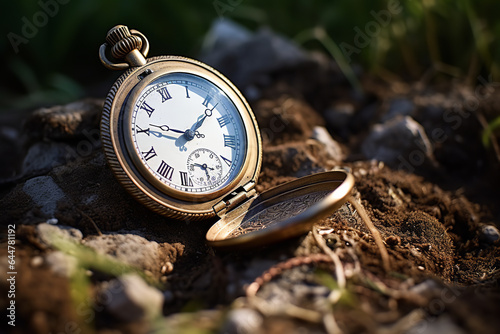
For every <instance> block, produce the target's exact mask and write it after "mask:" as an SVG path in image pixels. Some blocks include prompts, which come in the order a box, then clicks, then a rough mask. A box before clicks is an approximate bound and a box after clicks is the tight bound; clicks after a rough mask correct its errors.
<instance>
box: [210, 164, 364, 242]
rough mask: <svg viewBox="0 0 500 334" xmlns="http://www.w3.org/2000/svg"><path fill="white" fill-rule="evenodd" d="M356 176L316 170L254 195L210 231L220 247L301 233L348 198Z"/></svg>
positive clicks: (272, 239)
mask: <svg viewBox="0 0 500 334" xmlns="http://www.w3.org/2000/svg"><path fill="white" fill-rule="evenodd" d="M353 186H354V177H353V176H352V175H351V174H350V173H348V172H346V171H342V170H337V171H331V172H324V173H317V174H314V175H310V176H306V177H302V178H300V179H297V180H295V181H291V182H288V183H285V184H283V185H280V186H277V187H275V188H272V189H270V190H268V191H266V192H263V193H262V194H260V195H255V196H253V197H252V198H250V199H249V200H248V201H247V202H245V203H243V204H242V205H240V206H238V207H237V208H235V209H233V210H232V211H230V212H228V213H227V214H226V215H225V216H224V217H223V218H221V219H220V220H219V221H218V222H217V223H216V224H214V225H213V226H212V227H211V228H210V230H209V231H208V232H207V235H206V238H207V241H208V244H209V245H211V246H213V247H218V248H226V249H231V248H245V247H255V246H260V245H266V244H269V243H273V242H277V241H281V240H284V239H287V238H291V237H294V236H298V235H300V234H303V233H306V232H307V231H309V230H310V228H311V226H312V224H314V223H316V222H318V221H320V220H321V219H323V218H326V217H328V216H329V215H331V214H332V213H333V212H334V211H335V210H337V209H338V208H340V206H342V204H343V203H344V202H345V201H346V197H347V196H348V195H349V194H350V192H351V189H352V188H353Z"/></svg>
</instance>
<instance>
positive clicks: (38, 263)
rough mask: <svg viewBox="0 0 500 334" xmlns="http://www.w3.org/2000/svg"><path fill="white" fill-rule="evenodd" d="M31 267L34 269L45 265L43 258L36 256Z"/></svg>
mask: <svg viewBox="0 0 500 334" xmlns="http://www.w3.org/2000/svg"><path fill="white" fill-rule="evenodd" d="M30 263H31V266H32V267H33V268H37V267H40V266H41V265H42V264H43V257H41V256H34V257H33V258H32V259H31V262H30Z"/></svg>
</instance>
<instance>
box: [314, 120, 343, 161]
mask: <svg viewBox="0 0 500 334" xmlns="http://www.w3.org/2000/svg"><path fill="white" fill-rule="evenodd" d="M312 138H313V139H316V140H317V141H319V142H320V143H322V144H323V145H325V150H326V152H327V153H328V155H329V156H330V158H331V159H333V160H335V161H342V160H343V159H344V154H343V152H342V148H341V147H340V145H339V143H337V142H336V141H335V140H334V139H333V138H332V136H331V135H330V133H329V132H328V130H327V129H325V128H324V127H322V126H316V127H314V128H313V133H312Z"/></svg>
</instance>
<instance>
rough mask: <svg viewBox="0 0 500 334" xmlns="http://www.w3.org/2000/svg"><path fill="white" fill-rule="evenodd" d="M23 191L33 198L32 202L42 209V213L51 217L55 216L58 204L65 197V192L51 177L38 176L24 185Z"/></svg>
mask: <svg viewBox="0 0 500 334" xmlns="http://www.w3.org/2000/svg"><path fill="white" fill-rule="evenodd" d="M23 191H24V193H26V195H28V196H29V197H31V200H32V201H33V203H34V204H35V205H36V206H38V207H39V208H40V211H41V212H42V213H43V214H45V215H47V216H49V217H53V216H54V214H55V212H56V208H57V202H58V201H60V200H61V199H63V198H64V197H65V195H64V192H63V191H62V190H61V188H59V186H58V185H57V184H56V183H55V182H54V180H53V179H52V177H50V176H38V177H34V178H32V179H29V180H28V181H26V182H25V183H24V186H23Z"/></svg>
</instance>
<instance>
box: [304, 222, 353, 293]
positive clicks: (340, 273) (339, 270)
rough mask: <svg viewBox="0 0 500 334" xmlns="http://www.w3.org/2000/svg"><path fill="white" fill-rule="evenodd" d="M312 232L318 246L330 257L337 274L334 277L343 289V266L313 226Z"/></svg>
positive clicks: (344, 283)
mask: <svg viewBox="0 0 500 334" xmlns="http://www.w3.org/2000/svg"><path fill="white" fill-rule="evenodd" d="M312 234H313V236H314V240H315V241H316V243H317V244H318V246H319V248H321V250H322V251H323V252H324V253H325V254H326V255H328V256H329V257H330V258H331V259H332V262H333V264H334V265H335V276H337V277H336V278H337V283H338V285H339V288H340V289H341V290H343V289H345V286H346V278H345V273H344V266H343V265H342V262H341V261H340V258H339V256H338V255H337V254H336V253H335V252H334V251H332V250H331V249H330V247H328V245H327V244H326V242H325V239H323V237H322V236H320V235H319V233H318V230H317V229H316V228H315V227H313V229H312Z"/></svg>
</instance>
